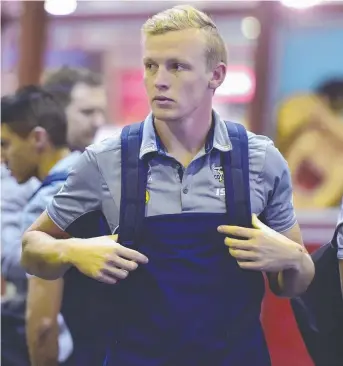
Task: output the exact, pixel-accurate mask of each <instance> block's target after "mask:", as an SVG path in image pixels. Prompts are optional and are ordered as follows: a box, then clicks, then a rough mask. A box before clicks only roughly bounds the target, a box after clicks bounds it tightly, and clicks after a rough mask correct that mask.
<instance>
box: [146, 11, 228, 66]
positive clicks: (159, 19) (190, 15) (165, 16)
mask: <svg viewBox="0 0 343 366" xmlns="http://www.w3.org/2000/svg"><path fill="white" fill-rule="evenodd" d="M185 29H200V30H201V31H203V32H204V36H205V37H206V43H207V49H206V54H205V56H206V61H207V66H208V67H209V68H212V67H214V66H215V65H217V64H218V63H219V62H223V63H225V64H227V50H226V47H225V42H224V40H223V38H222V37H221V35H220V34H219V32H218V29H217V26H216V25H215V23H214V22H213V20H212V19H211V18H210V17H209V16H208V15H207V14H205V13H203V12H202V11H200V10H198V9H196V8H194V7H193V6H190V5H178V6H174V7H173V8H171V9H167V10H165V11H162V12H160V13H158V14H156V15H154V16H153V17H151V18H150V19H148V20H147V21H146V22H145V23H144V25H143V27H142V32H143V34H144V35H157V34H164V33H167V32H172V31H178V30H185Z"/></svg>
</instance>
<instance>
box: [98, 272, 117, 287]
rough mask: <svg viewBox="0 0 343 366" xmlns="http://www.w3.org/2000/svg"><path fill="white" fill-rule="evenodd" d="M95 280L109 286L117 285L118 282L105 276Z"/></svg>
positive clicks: (100, 275) (99, 276)
mask: <svg viewBox="0 0 343 366" xmlns="http://www.w3.org/2000/svg"><path fill="white" fill-rule="evenodd" d="M95 279H96V280H97V281H99V282H103V283H107V284H108V285H115V284H116V283H117V282H118V280H117V279H116V278H113V277H111V276H107V275H105V274H99V275H98V276H96V277H95Z"/></svg>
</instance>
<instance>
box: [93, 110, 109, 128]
mask: <svg viewBox="0 0 343 366" xmlns="http://www.w3.org/2000/svg"><path fill="white" fill-rule="evenodd" d="M105 122H106V121H105V113H104V112H103V111H96V112H95V113H94V115H93V126H94V127H95V128H100V127H102V126H103V125H104V124H105Z"/></svg>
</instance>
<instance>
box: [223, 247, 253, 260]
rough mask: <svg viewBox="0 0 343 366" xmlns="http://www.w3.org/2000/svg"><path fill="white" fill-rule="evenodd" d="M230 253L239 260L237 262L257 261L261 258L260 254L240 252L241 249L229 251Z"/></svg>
mask: <svg viewBox="0 0 343 366" xmlns="http://www.w3.org/2000/svg"><path fill="white" fill-rule="evenodd" d="M229 253H230V254H231V255H232V256H233V257H234V258H236V259H237V261H256V260H257V259H258V258H259V256H258V254H256V253H254V252H251V251H248V250H239V249H232V248H230V249H229Z"/></svg>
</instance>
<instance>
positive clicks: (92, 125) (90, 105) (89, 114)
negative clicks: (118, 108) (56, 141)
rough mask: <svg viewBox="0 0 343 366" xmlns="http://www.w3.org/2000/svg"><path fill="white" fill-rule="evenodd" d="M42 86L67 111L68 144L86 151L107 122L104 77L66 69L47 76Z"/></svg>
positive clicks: (81, 70)
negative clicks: (102, 78)
mask: <svg viewBox="0 0 343 366" xmlns="http://www.w3.org/2000/svg"><path fill="white" fill-rule="evenodd" d="M42 85H43V86H44V88H46V90H48V91H49V92H50V93H51V94H52V95H53V96H54V98H55V99H56V100H58V101H59V103H60V104H61V106H62V108H63V109H64V110H65V112H66V115H67V121H68V143H69V147H70V148H71V149H72V150H80V151H83V150H84V149H85V148H86V147H87V146H88V145H90V144H92V143H93V141H94V138H95V136H96V133H97V131H98V129H99V128H101V127H103V126H104V125H105V123H106V109H107V101H106V93H105V88H104V85H103V82H102V80H101V77H100V75H98V74H97V73H95V72H93V71H90V70H88V69H83V68H70V67H62V68H61V69H59V70H57V71H53V72H49V73H47V74H46V75H44V76H43V80H42Z"/></svg>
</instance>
